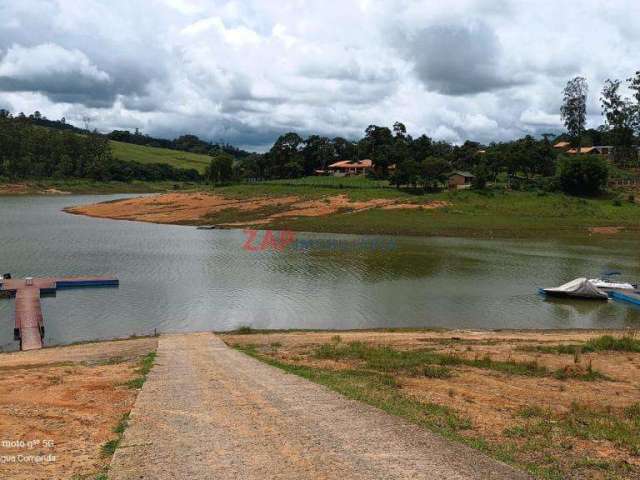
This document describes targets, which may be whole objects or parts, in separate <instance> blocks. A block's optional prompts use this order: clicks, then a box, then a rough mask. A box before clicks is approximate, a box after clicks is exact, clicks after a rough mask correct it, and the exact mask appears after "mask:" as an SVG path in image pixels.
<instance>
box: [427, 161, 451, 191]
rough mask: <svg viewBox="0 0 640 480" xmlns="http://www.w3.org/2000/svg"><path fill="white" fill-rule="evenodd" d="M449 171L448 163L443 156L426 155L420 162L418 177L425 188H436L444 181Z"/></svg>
mask: <svg viewBox="0 0 640 480" xmlns="http://www.w3.org/2000/svg"><path fill="white" fill-rule="evenodd" d="M449 171H450V167H449V163H448V162H447V161H446V160H445V159H444V158H439V157H427V158H425V159H424V160H423V161H422V162H421V163H420V177H421V179H422V182H423V185H424V188H425V189H436V188H438V187H439V186H440V185H441V184H443V183H444V182H446V180H447V173H448V172H449Z"/></svg>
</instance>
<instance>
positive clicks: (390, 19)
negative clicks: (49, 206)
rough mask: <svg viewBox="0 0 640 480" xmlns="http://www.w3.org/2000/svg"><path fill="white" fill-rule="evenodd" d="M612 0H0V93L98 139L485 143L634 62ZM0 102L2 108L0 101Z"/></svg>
mask: <svg viewBox="0 0 640 480" xmlns="http://www.w3.org/2000/svg"><path fill="white" fill-rule="evenodd" d="M639 15H640V4H638V3H637V2H633V1H631V0H620V1H618V2H615V3H614V4H607V8H606V9H603V8H602V5H601V2H598V1H595V0H591V1H579V0H568V1H566V2H562V3H558V2H556V1H551V0H540V1H539V2H529V1H528V0H499V1H495V2H486V1H483V0H450V1H449V2H446V3H443V2H439V1H436V0H398V1H394V2H388V1H385V0H325V1H322V2H321V1H315V0H295V1H290V2H265V1H261V0H161V1H152V0H137V1H135V2H131V1H130V0H111V1H109V2H106V1H101V0H82V1H81V2H80V1H79V0H22V1H21V2H0V91H4V92H10V93H3V94H2V96H3V97H4V98H5V99H9V100H8V103H10V105H11V106H12V107H13V108H14V109H16V110H25V111H31V110H33V109H34V107H35V108H38V109H39V110H40V111H42V112H43V113H45V114H46V115H48V116H50V117H56V116H62V115H65V116H66V117H67V119H68V120H72V119H73V118H76V117H77V118H80V117H82V115H83V114H87V113H89V114H90V115H92V116H93V117H94V118H95V121H94V125H95V126H96V127H98V128H102V129H111V128H135V127H140V128H142V129H143V130H144V131H145V132H147V133H150V134H156V135H178V134H181V133H185V132H194V133H197V134H199V135H202V136H203V137H205V138H209V139H215V140H218V139H220V138H223V139H225V140H227V141H231V142H234V143H237V144H241V145H255V146H263V145H266V144H268V143H270V142H272V141H273V140H274V138H275V137H276V136H277V135H278V134H280V133H284V132H285V131H287V130H297V131H299V132H301V133H303V134H307V133H321V134H325V135H330V136H335V135H341V136H347V137H356V136H358V135H361V134H362V132H363V130H364V128H366V126H367V125H369V124H371V123H376V124H385V125H391V124H392V123H393V122H394V121H396V120H399V121H403V122H404V123H405V124H406V125H407V127H408V128H409V131H410V133H412V134H413V135H419V134H421V133H427V134H428V135H430V136H433V137H435V138H441V139H446V140H450V141H456V142H462V141H464V140H466V139H467V138H471V139H473V140H479V141H483V142H489V141H492V140H503V139H508V138H513V137H515V136H521V135H523V134H525V133H541V132H546V131H548V130H549V129H552V130H553V129H557V128H559V121H558V110H559V103H560V100H561V91H562V88H563V86H564V83H565V82H566V81H567V80H568V79H569V78H570V77H572V76H575V75H578V74H581V75H584V76H586V77H587V78H588V80H589V81H590V84H591V96H590V99H589V113H590V117H589V118H590V122H591V124H592V125H597V123H598V122H599V121H600V119H599V105H598V98H597V97H598V91H599V89H600V87H601V85H602V82H603V81H604V80H605V79H606V78H607V77H614V78H626V77H627V76H629V75H630V74H632V73H633V72H634V71H636V70H637V69H638V68H640V64H638V62H637V59H636V57H637V55H636V54H635V52H637V51H638V47H640V32H638V29H637V28H636V25H635V20H634V19H636V18H638V16H639ZM5 103H7V102H6V101H5Z"/></svg>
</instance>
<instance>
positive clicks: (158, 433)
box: [109, 334, 528, 480]
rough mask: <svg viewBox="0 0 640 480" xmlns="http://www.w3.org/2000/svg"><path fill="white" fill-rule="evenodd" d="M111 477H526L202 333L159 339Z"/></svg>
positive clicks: (115, 479) (117, 479) (129, 479)
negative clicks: (153, 364)
mask: <svg viewBox="0 0 640 480" xmlns="http://www.w3.org/2000/svg"><path fill="white" fill-rule="evenodd" d="M109 478H110V479H112V480H132V479H154V480H155V479H158V480H164V479H182V478H191V479H207V480H211V479H225V480H226V479H261V480H262V479H266V478H269V479H273V478H277V479H301V478H304V479H340V480H346V479H349V480H351V479H472V478H473V479H489V478H491V479H494V480H497V479H510V480H513V479H520V478H523V479H524V478H528V477H527V476H526V475H524V474H522V473H520V472H517V471H515V470H513V469H512V468H510V467H508V466H506V465H503V464H500V463H498V462H496V461H494V460H491V459H489V458H487V457H485V456H483V455H482V454H480V453H478V452H476V451H474V450H471V449H469V448H466V447H464V446H460V445H454V444H450V443H449V442H447V441H445V440H443V439H441V438H440V437H438V436H437V435H434V434H433V433H431V432H428V431H425V430H423V429H421V428H419V427H416V426H414V425H411V424H409V423H407V422H405V421H403V420H401V419H399V418H396V417H393V416H390V415H387V414H385V413H384V412H382V411H380V410H377V409H375V408H372V407H369V406H367V405H364V404H361V403H359V402H355V401H351V400H347V399H345V398H344V397H342V396H340V395H338V394H336V393H334V392H331V391H329V390H328V389H326V388H324V387H322V386H319V385H316V384H313V383H311V382H307V381H306V380H304V379H302V378H300V377H297V376H294V375H289V374H286V373H284V372H282V371H280V370H278V369H275V368H273V367H270V366H268V365H265V364H263V363H261V362H259V361H257V360H255V359H252V358H250V357H248V356H246V355H244V354H242V353H240V352H237V351H235V350H232V349H230V348H229V347H227V346H226V345H225V344H224V343H223V342H222V341H221V340H219V339H218V338H217V337H216V336H214V335H212V334H196V335H175V336H166V337H162V338H161V339H160V342H159V347H158V356H157V361H156V366H155V367H154V368H153V370H152V371H151V373H150V375H149V377H148V380H147V382H146V383H145V386H144V388H143V390H142V392H141V393H140V395H139V397H138V399H137V401H136V404H135V407H134V409H133V412H132V415H131V422H130V426H129V429H128V430H127V431H126V433H125V437H124V440H123V442H122V443H121V446H120V448H119V449H118V450H117V451H116V454H115V456H114V458H113V461H112V464H111V471H110V472H109Z"/></svg>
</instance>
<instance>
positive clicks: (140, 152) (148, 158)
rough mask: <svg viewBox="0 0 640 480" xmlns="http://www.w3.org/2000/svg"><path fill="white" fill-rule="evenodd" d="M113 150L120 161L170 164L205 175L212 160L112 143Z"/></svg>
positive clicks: (167, 150)
mask: <svg viewBox="0 0 640 480" xmlns="http://www.w3.org/2000/svg"><path fill="white" fill-rule="evenodd" d="M111 148H112V150H113V155H114V157H115V158H118V159H120V160H125V161H133V162H139V163H168V164H169V165H171V166H173V167H177V168H195V169H196V170H198V172H200V173H204V169H205V168H206V166H207V165H209V162H210V160H211V158H210V157H209V156H208V155H199V154H197V153H189V152H182V151H179V150H169V149H167V148H155V147H146V146H143V145H134V144H132V143H122V142H114V141H111Z"/></svg>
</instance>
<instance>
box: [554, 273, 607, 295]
mask: <svg viewBox="0 0 640 480" xmlns="http://www.w3.org/2000/svg"><path fill="white" fill-rule="evenodd" d="M544 292H545V293H548V294H550V295H562V296H567V297H580V298H600V299H607V298H609V297H608V295H607V294H606V293H605V292H603V291H602V290H600V289H599V288H598V287H596V286H595V285H594V284H593V283H591V282H590V281H589V280H588V279H586V278H576V279H575V280H572V281H570V282H569V283H565V284H564V285H561V286H559V287H556V288H545V289H544Z"/></svg>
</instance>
